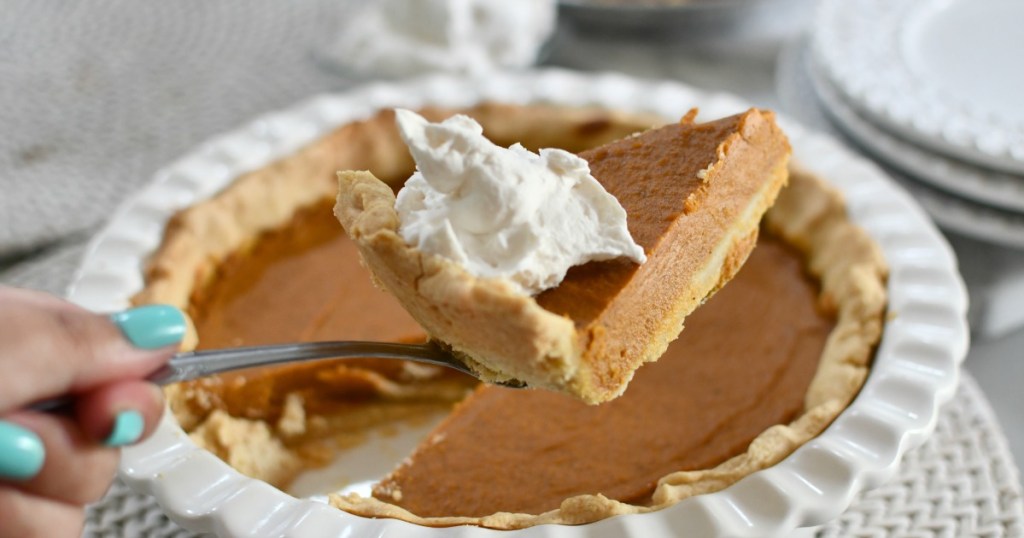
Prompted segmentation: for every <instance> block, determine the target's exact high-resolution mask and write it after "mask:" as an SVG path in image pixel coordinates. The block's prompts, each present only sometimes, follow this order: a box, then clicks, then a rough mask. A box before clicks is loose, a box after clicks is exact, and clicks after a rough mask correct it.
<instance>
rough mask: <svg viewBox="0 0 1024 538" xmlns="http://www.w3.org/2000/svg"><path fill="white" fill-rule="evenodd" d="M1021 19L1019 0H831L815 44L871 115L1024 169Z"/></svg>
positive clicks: (928, 141) (944, 145)
mask: <svg viewBox="0 0 1024 538" xmlns="http://www.w3.org/2000/svg"><path fill="white" fill-rule="evenodd" d="M1022 21H1024V2H1021V1H1020V0H856V1H851V0H823V2H822V3H821V5H820V6H819V11H818V14H817V17H816V20H815V24H814V26H813V31H814V35H813V39H812V47H813V50H814V54H815V56H816V58H817V60H818V62H819V63H820V65H821V66H822V67H823V69H824V71H825V73H826V74H827V75H828V76H829V78H830V79H831V80H832V81H833V82H834V83H835V84H836V87H837V88H838V89H839V90H840V91H842V93H843V94H844V95H845V96H846V97H847V98H848V99H849V100H850V103H851V104H853V105H854V106H855V107H856V108H857V110H859V111H860V112H862V113H864V114H865V115H866V116H868V117H870V118H871V119H872V121H875V122H876V123H878V124H880V125H884V126H885V127H886V128H887V129H890V130H893V131H895V132H898V133H899V134H900V135H901V136H904V137H906V138H908V139H909V140H912V141H913V142H915V143H919V144H921V145H925V146H928V147H930V148H932V149H934V150H936V151H939V152H943V153H948V154H950V155H955V156H957V157H959V158H962V159H966V160H970V161H972V162H974V163H975V164H978V165H979V166H983V167H988V168H992V169H999V170H1002V171H1005V172H1010V173H1016V174H1024V98H1022V93H1021V92H1022V91H1024V31H1022V30H1021V24H1022Z"/></svg>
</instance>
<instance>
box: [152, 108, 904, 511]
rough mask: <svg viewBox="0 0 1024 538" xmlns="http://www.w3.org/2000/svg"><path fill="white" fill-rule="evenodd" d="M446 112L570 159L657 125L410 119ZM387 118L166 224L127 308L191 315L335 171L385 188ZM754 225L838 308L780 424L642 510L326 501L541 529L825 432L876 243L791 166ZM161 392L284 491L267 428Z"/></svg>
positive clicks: (400, 161) (481, 113)
mask: <svg viewBox="0 0 1024 538" xmlns="http://www.w3.org/2000/svg"><path fill="white" fill-rule="evenodd" d="M455 112H460V113H466V114H469V115H471V116H473V117H474V118H476V119H477V120H478V121H480V123H481V124H482V125H483V126H484V129H485V132H486V133H488V135H489V136H490V137H492V139H494V140H495V142H496V143H499V144H504V145H509V144H511V143H513V142H516V141H521V142H523V143H524V145H526V146H528V147H533V148H536V147H563V148H566V149H569V150H571V151H580V150H582V149H585V148H587V147H592V146H595V145H598V144H601V143H603V142H606V141H608V140H613V139H617V138H621V137H623V136H626V135H628V134H630V133H632V132H636V131H638V130H642V129H645V128H648V127H650V126H651V125H655V124H657V123H659V120H657V119H655V118H653V117H637V116H627V115H620V114H617V113H612V112H608V111H605V110H598V109H572V108H564V107H555V106H546V105H533V106H513V105H497V104H484V105H479V106H476V107H472V108H470V109H465V110H458V111H456V110H442V109H428V110H423V111H421V113H423V114H424V115H425V116H426V117H428V118H431V119H433V120H437V119H441V118H443V117H446V116H448V115H450V114H452V113H455ZM661 121H663V120H661ZM392 123H393V118H392V116H391V114H386V113H384V114H379V115H377V116H374V117H372V118H370V119H368V120H366V121H363V122H357V123H352V124H349V125H346V126H343V127H341V128H339V129H337V130H335V131H334V132H332V133H330V134H329V135H327V136H325V137H323V138H321V139H319V140H318V141H316V142H314V143H312V144H310V145H309V146H307V147H306V148H304V149H303V150H301V151H299V152H297V153H295V154H293V155H291V156H288V157H286V158H283V159H281V160H279V161H277V162H276V163H274V164H272V165H270V166H267V167H265V168H262V169H259V170H256V171H253V172H251V173H248V174H245V175H243V176H241V177H239V178H238V179H237V180H236V181H235V182H234V183H233V184H232V185H231V186H229V187H228V188H226V189H225V190H224V191H222V192H220V193H218V194H217V195H216V196H214V197H212V198H210V199H208V200H206V201H204V202H201V203H199V204H196V205H195V206H192V207H191V208H189V209H187V210H184V211H182V212H180V213H179V214H178V215H177V216H176V217H174V219H172V221H171V222H170V223H169V225H168V227H167V231H166V234H165V238H164V241H163V243H162V245H161V246H160V248H159V249H158V250H157V252H156V253H155V254H154V255H153V257H152V258H151V260H150V262H149V264H148V267H147V268H146V271H145V282H146V284H145V288H144V290H143V291H142V292H140V293H139V294H138V295H137V296H136V297H135V302H136V303H152V302H162V303H169V304H174V305H176V306H179V307H182V308H188V307H189V305H190V302H191V298H192V296H193V294H195V293H201V290H202V289H203V287H204V286H205V285H206V284H207V283H208V282H209V281H210V280H211V279H213V278H215V276H216V268H217V266H218V265H219V264H220V263H221V262H222V261H223V260H224V259H226V258H227V257H228V256H229V255H230V254H232V253H234V252H237V251H241V250H244V249H246V248H247V246H249V245H251V244H252V243H253V242H254V241H255V240H256V238H257V237H258V236H259V234H261V233H263V232H265V231H267V230H271V229H274V228H276V227H279V226H282V225H284V224H285V223H286V222H288V220H289V219H290V217H291V215H292V214H294V213H295V211H296V210H298V209H299V208H301V207H305V206H309V205H312V204H315V203H317V202H319V201H322V200H325V199H329V198H331V197H333V196H334V194H335V188H336V180H335V172H336V171H337V170H347V169H369V170H373V171H374V173H375V175H377V176H378V177H381V178H382V179H384V180H386V181H388V182H395V183H397V182H400V181H402V180H404V179H405V177H404V176H406V175H407V174H408V172H409V170H411V168H412V164H411V162H409V161H408V160H407V158H406V157H404V156H405V155H406V154H407V153H406V151H405V149H404V145H403V144H402V143H401V141H400V140H399V139H398V137H397V134H396V133H395V131H394V129H393V126H392ZM540 126H542V127H540ZM765 225H766V226H767V227H768V228H769V229H770V230H772V231H773V233H775V234H777V235H779V236H780V237H782V238H784V239H785V240H786V241H787V242H789V243H791V244H792V245H794V246H796V247H797V248H799V249H800V250H802V251H803V252H804V253H805V255H806V256H807V262H808V270H809V271H810V272H811V273H812V274H814V275H815V276H817V277H818V278H820V281H821V287H822V291H821V296H820V300H821V301H822V303H823V304H825V305H827V306H829V307H830V308H833V309H834V310H835V312H836V313H837V319H836V326H835V329H834V330H833V331H832V333H831V334H830V336H829V338H828V341H827V343H826V346H825V350H824V352H823V353H822V356H821V361H820V365H819V368H818V371H817V374H816V376H815V378H814V380H813V381H812V384H811V386H810V389H809V390H808V392H807V394H806V405H805V407H806V412H805V413H804V415H803V416H801V417H800V418H798V419H797V420H795V421H794V422H792V423H791V424H788V425H778V426H775V427H772V428H769V429H768V430H766V431H765V432H764V433H762V434H761V435H760V436H759V437H758V438H757V439H756V440H755V441H754V442H753V443H752V444H751V445H750V447H749V449H748V450H747V451H746V452H745V453H742V454H739V455H737V456H735V457H733V458H732V459H730V460H728V461H727V462H725V463H723V464H721V465H719V466H717V467H714V468H711V469H706V470H699V471H689V472H677V473H671V474H669V475H667V476H665V477H664V478H663V479H662V480H661V481H660V482H659V486H658V489H657V491H656V493H655V496H654V503H653V504H652V505H651V506H635V505H629V504H625V503H620V502H617V501H613V500H609V499H607V498H604V497H602V496H600V495H584V496H577V497H572V498H569V499H566V501H565V502H563V504H562V506H561V507H560V508H559V509H558V510H554V511H551V512H548V513H545V514H539V515H534V514H495V515H492V516H487V517H483V518H458V517H451V518H429V519H425V518H419V517H416V516H414V515H412V514H409V513H408V512H405V511H404V510H402V509H400V508H398V507H396V506H394V505H390V504H388V503H384V502H382V501H379V500H377V499H366V498H353V497H341V496H332V498H331V502H332V504H333V505H335V506H337V507H339V508H342V509H345V510H349V511H353V512H355V513H359V514H363V515H371V516H380V517H398V518H401V519H406V520H408V521H412V522H416V523H421V524H426V525H436V526H443V525H455V524H477V525H483V526H487V527H494V528H522V527H528V526H532V525H536V524H541V523H569V524H579V523H586V522H590V521H596V520H598V519H602V518H604V517H608V516H611V515H616V514H626V513H641V512H648V511H652V510H655V509H659V508H662V507H665V506H668V505H671V504H673V503H675V502H678V501H679V500H681V499H684V498H686V497H689V496H692V495H697V494H701V493H707V492H712V491H716V490H719V489H722V488H724V487H726V486H728V485H729V484H731V483H733V482H735V481H737V480H739V479H740V478H742V477H743V476H746V475H747V474H749V473H751V472H753V471H755V470H758V469H762V468H765V467H767V466H770V465H772V464H774V463H776V462H778V461H779V460H781V459H782V458H784V457H785V456H786V455H788V454H789V453H791V452H792V451H793V450H794V449H795V448H796V447H798V446H799V445H800V444H802V443H804V442H806V441H807V440H808V439H810V438H812V437H813V436H815V435H817V434H818V433H819V432H820V431H821V430H823V429H824V428H825V427H826V426H827V425H828V424H829V423H830V422H831V421H832V420H833V419H834V418H835V417H836V416H837V415H838V414H839V412H841V411H842V409H843V408H844V407H845V406H846V405H847V404H848V403H849V402H850V400H851V399H852V398H853V397H854V396H855V395H856V393H857V391H858V390H859V388H860V386H861V385H862V383H863V381H864V379H865V377H866V375H867V372H868V367H869V363H870V360H871V357H872V354H873V349H874V346H875V345H876V343H877V342H878V339H879V337H880V334H881V330H882V322H883V317H884V312H885V305H886V297H885V276H886V269H885V264H884V262H883V260H882V258H881V255H880V253H879V250H878V248H877V246H876V245H875V244H874V243H873V242H872V241H871V240H870V238H869V237H868V236H867V235H866V234H865V233H864V232H863V231H861V230H860V229H859V228H858V227H856V226H855V225H854V224H852V223H851V222H850V220H849V219H848V218H847V217H846V216H845V210H844V205H843V202H842V200H841V199H840V197H839V196H838V195H837V194H836V193H835V192H834V191H832V190H831V189H830V188H828V187H827V186H825V185H824V183H823V182H822V181H820V180H818V179H817V178H814V177H813V176H811V175H809V174H807V173H804V172H802V171H799V170H797V169H794V170H793V172H792V173H791V177H790V186H789V187H788V188H786V189H784V190H783V191H782V192H781V194H780V195H779V198H778V200H777V202H776V204H775V206H774V207H773V208H772V209H771V210H770V211H769V212H768V213H767V215H766V217H765ZM195 342H196V340H195V337H194V335H193V337H192V338H191V339H190V341H189V345H190V346H194V345H195ZM189 391H191V392H192V393H191V394H189V393H188V392H189ZM401 393H402V390H401V388H400V387H397V388H396V387H389V386H387V385H386V384H381V386H380V395H381V398H382V399H384V400H387V399H389V398H401V397H402V394H401ZM167 395H168V400H169V402H170V404H171V408H172V410H173V411H174V413H175V415H176V417H177V418H178V420H179V421H180V422H181V423H182V425H183V427H184V428H185V429H186V430H187V431H190V432H192V434H193V438H194V439H195V440H196V442H197V443H198V444H200V446H204V447H206V448H208V449H211V450H212V451H214V452H215V453H217V454H218V455H220V456H221V457H222V458H225V459H233V460H235V461H236V462H237V461H249V460H251V461H254V462H257V464H256V465H253V466H252V467H251V468H244V466H240V467H243V468H240V470H242V471H243V472H246V473H248V474H250V475H251V476H254V477H256V478H262V479H267V480H271V481H274V482H276V483H284V482H285V481H286V478H282V477H287V476H288V475H289V474H293V473H294V472H297V467H302V465H301V464H296V463H295V462H294V460H293V458H295V457H297V455H296V454H291V453H288V451H287V450H286V449H284V448H283V447H281V446H279V445H280V443H277V445H275V442H276V440H275V430H276V429H277V425H267V424H262V427H263V428H267V434H266V435H265V436H262V437H255V436H251V435H250V432H251V429H252V428H256V429H259V428H260V427H261V425H260V423H259V421H253V420H250V419H244V418H238V417H231V416H226V415H224V414H220V415H219V417H218V418H217V419H216V420H210V417H211V416H212V414H210V413H207V414H205V415H202V414H197V413H195V409H194V408H193V404H195V403H196V402H201V401H202V400H203V399H204V395H203V391H202V387H195V386H193V387H188V386H182V385H177V386H172V387H168V389H167ZM207 411H209V409H207ZM293 416H295V415H293ZM388 419H389V418H387V417H386V418H384V420H388ZM240 434H241V435H246V436H247V437H244V442H242V443H241V444H239V445H234V446H231V447H224V446H216V445H218V444H225V443H227V444H231V443H233V442H235V441H241V440H243V438H240V437H239V435H240ZM211 436H212V437H211ZM212 439H216V442H213V441H212ZM233 439H234V440H235V441H232V440H233ZM261 439H265V442H262V441H260V440H261ZM275 447H276V448H275ZM225 450H229V451H232V454H233V455H234V457H233V458H226V457H225ZM268 450H271V451H274V452H275V453H277V454H279V455H281V456H282V457H281V461H282V462H283V463H282V465H284V466H286V467H288V468H287V469H286V470H285V471H284V472H280V470H275V469H272V468H270V467H273V466H274V463H273V461H270V460H269V459H268V458H266V457H265V455H266V454H267V451H268Z"/></svg>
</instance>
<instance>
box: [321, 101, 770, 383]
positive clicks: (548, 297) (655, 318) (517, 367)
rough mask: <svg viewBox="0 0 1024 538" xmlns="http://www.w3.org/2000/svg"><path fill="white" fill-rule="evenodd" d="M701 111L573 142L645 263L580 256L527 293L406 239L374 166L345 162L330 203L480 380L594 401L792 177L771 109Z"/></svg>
mask: <svg viewBox="0 0 1024 538" xmlns="http://www.w3.org/2000/svg"><path fill="white" fill-rule="evenodd" d="M695 116H696V110H693V111H691V112H690V113H689V114H687V115H686V116H685V117H684V118H683V119H682V121H680V122H678V123H674V124H669V125H665V126H662V127H659V128H656V129H650V130H647V131H644V132H641V133H636V134H635V135H633V136H630V137H627V138H624V139H620V140H616V141H613V142H609V143H608V144H605V145H602V146H600V147H597V148H594V149H590V150H587V151H584V152H582V153H580V156H581V157H583V158H584V159H586V160H587V161H588V163H589V164H590V170H591V173H592V174H593V176H594V177H595V178H596V179H597V180H598V182H600V183H601V184H602V186H604V188H605V189H606V190H607V191H608V192H609V193H610V194H612V195H613V196H615V197H616V198H617V199H618V201H619V203H620V204H622V206H623V208H624V209H625V210H626V213H627V215H628V225H629V229H630V230H629V231H630V234H631V235H632V236H633V238H634V239H635V240H636V241H637V243H639V244H640V246H642V247H643V248H644V251H645V253H646V254H647V261H646V263H644V264H643V265H637V264H636V263H633V262H630V261H627V260H623V259H617V260H610V261H599V262H591V263H587V264H583V265H581V266H578V267H575V268H573V269H571V270H570V272H569V274H567V275H566V278H565V279H564V280H563V281H562V282H561V284H559V285H558V287H556V288H553V289H550V290H547V291H544V292H543V293H541V294H540V295H539V296H537V297H536V298H535V299H534V298H532V297H529V296H527V295H525V294H524V293H521V292H519V291H518V290H517V289H515V288H513V287H512V286H510V285H509V283H508V282H506V281H505V280H504V279H496V278H478V277H476V276H474V275H472V274H470V273H469V272H468V271H467V270H466V269H465V268H464V267H463V266H462V265H460V264H458V263H457V262H454V261H452V260H450V259H448V258H445V257H443V256H439V255H436V254H430V253H427V252H424V251H422V250H420V249H418V248H416V247H414V246H410V245H408V244H407V243H406V241H405V240H404V239H403V238H402V236H401V235H399V226H400V225H401V223H400V219H399V216H398V213H397V211H396V210H395V195H394V193H393V192H392V189H391V187H389V186H388V185H387V184H386V183H384V182H383V181H380V180H379V179H377V178H375V177H374V176H373V174H371V173H369V172H341V173H339V189H338V190H339V193H338V203H337V205H336V206H335V209H334V212H335V215H337V217H338V219H339V220H340V221H341V223H342V225H343V226H344V227H345V229H346V230H347V231H348V233H349V235H350V236H351V237H352V239H353V240H354V241H355V242H356V245H357V246H358V247H359V251H360V253H361V254H362V256H363V260H364V261H365V262H366V264H367V266H368V267H369V268H370V269H371V271H373V274H374V277H375V278H376V280H377V282H379V283H381V284H382V285H383V286H384V287H385V288H386V289H387V290H388V291H389V292H391V293H392V294H394V295H395V297H397V298H398V300H399V301H400V302H401V303H402V304H403V305H404V306H405V308H406V309H407V310H408V311H409V312H410V313H411V314H412V316H413V317H414V318H415V319H416V321H417V322H419V324H420V325H422V326H423V327H424V328H425V329H426V330H427V332H428V333H429V334H430V335H431V337H432V338H434V339H436V340H438V341H440V342H443V343H444V344H445V345H446V346H449V347H450V348H451V349H452V350H453V351H454V352H455V353H456V355H457V356H459V357H460V358H461V359H463V361H464V362H466V363H467V364H468V365H469V366H470V367H471V368H473V370H474V371H476V372H477V373H478V374H479V375H480V377H481V378H482V379H485V380H488V381H494V382H500V383H507V382H509V381H521V382H525V383H526V384H527V385H528V386H531V387H536V388H545V389H552V390H559V391H562V392H565V393H567V394H572V395H574V396H576V397H578V398H580V399H582V400H584V401H586V402H588V403H600V402H603V401H607V400H610V399H612V398H615V397H617V396H619V395H620V394H622V392H623V391H624V390H625V388H626V385H627V384H628V383H629V380H630V379H632V377H633V373H634V372H635V371H636V369H637V368H639V367H640V365H642V364H643V363H645V362H651V361H655V360H657V359H658V357H660V356H662V354H663V353H664V352H665V349H666V347H667V346H668V344H669V342H671V341H672V340H673V339H675V338H676V336H678V335H679V332H680V331H681V330H682V328H683V319H684V318H685V317H686V316H687V315H688V314H689V313H690V312H692V311H693V310H694V309H695V308H697V306H699V305H700V304H701V303H703V302H704V301H705V300H707V298H708V297H709V296H711V294H713V293H714V292H715V291H716V290H718V289H719V288H720V287H721V286H722V285H724V284H725V283H726V282H728V281H729V279H731V278H732V277H733V275H735V273H736V271H737V270H739V268H740V266H742V265H743V262H744V261H745V260H746V258H747V256H748V254H749V253H750V251H751V249H752V248H753V247H754V244H755V243H756V241H757V232H758V223H759V222H760V221H761V216H762V215H763V214H764V212H765V210H767V209H768V207H769V206H771V205H772V203H774V201H775V197H776V195H777V194H778V192H779V189H780V188H781V187H782V185H783V184H784V183H785V181H786V178H787V177H788V173H787V168H786V165H787V163H788V161H789V154H790V149H789V143H788V142H787V140H786V137H785V135H784V134H782V131H781V130H780V129H779V128H778V126H777V125H776V124H775V121H774V116H773V115H772V114H771V113H770V112H764V111H760V110H749V111H747V112H745V113H743V114H738V115H736V116H732V117H728V118H723V119H720V120H717V121H713V122H708V123H701V124H698V123H695V122H694V118H695Z"/></svg>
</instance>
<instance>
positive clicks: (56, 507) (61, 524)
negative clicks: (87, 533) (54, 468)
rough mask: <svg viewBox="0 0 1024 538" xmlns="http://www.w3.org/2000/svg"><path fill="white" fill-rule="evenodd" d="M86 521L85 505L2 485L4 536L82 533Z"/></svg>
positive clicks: (28, 537)
mask: <svg viewBox="0 0 1024 538" xmlns="http://www.w3.org/2000/svg"><path fill="white" fill-rule="evenodd" d="M84 523H85V511H84V510H83V509H82V507H81V506H73V505H70V504H65V503H62V502H59V501H54V500H52V499H46V498H42V497H35V496H33V495H31V494H29V493H26V492H24V491H19V490H17V489H13V488H4V487H0V538H7V537H11V538H14V537H17V538H44V537H45V538H50V537H53V536H80V535H81V534H82V527H83V525H84Z"/></svg>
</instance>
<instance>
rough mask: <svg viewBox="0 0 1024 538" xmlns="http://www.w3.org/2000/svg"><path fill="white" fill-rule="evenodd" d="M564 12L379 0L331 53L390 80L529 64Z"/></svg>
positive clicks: (350, 21)
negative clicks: (435, 72) (432, 72)
mask: <svg viewBox="0 0 1024 538" xmlns="http://www.w3.org/2000/svg"><path fill="white" fill-rule="evenodd" d="M556 10H557V6H556V5H555V0H373V1H370V2H364V3H363V5H362V6H361V7H360V8H359V11H357V12H355V13H353V14H352V16H350V17H347V18H346V20H345V21H344V23H343V24H342V27H341V28H339V29H338V31H337V37H336V39H335V40H334V42H333V43H332V44H331V46H330V47H328V49H327V50H325V51H324V53H325V54H326V56H327V57H328V58H329V59H331V60H332V61H334V62H336V63H339V64H341V65H343V66H344V67H346V68H348V69H350V70H353V71H356V72H360V73H366V74H371V75H377V76H385V77H399V76H405V75H412V74H418V73H425V72H430V71H446V72H455V73H471V74H479V73H485V72H488V71H493V70H496V69H500V68H506V67H526V66H529V65H532V64H533V63H534V62H535V61H536V60H537V55H538V52H539V51H540V49H541V47H542V46H543V44H544V43H545V41H546V40H547V38H548V37H549V36H550V35H551V33H552V32H553V31H554V28H555V17H556Z"/></svg>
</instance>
